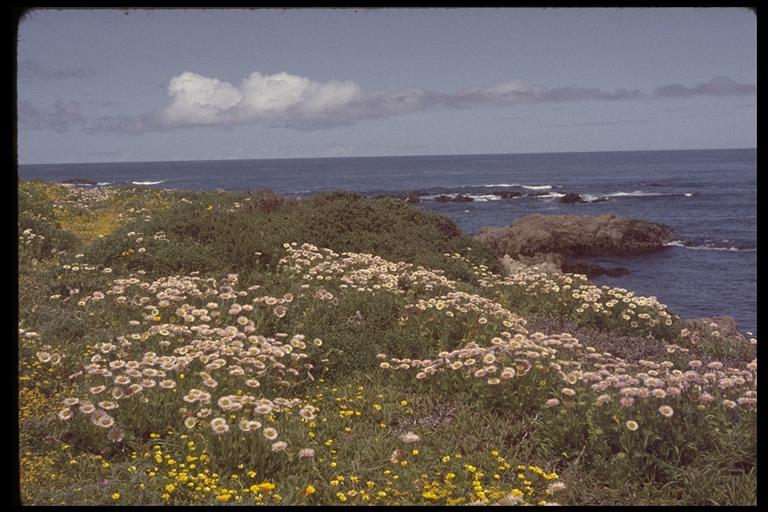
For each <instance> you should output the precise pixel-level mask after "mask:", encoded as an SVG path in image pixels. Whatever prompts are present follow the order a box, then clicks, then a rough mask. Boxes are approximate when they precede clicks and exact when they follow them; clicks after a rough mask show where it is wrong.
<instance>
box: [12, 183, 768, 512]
mask: <svg viewBox="0 0 768 512" xmlns="http://www.w3.org/2000/svg"><path fill="white" fill-rule="evenodd" d="M19 197H20V201H19V203H20V211H19V284H20V286H19V304H20V308H19V319H20V325H19V425H20V438H19V443H20V446H19V448H20V455H21V460H20V471H21V474H20V477H21V487H20V489H21V497H22V500H23V502H24V503H25V504H34V505H53V504H56V505H84V504H86V505H108V504H122V505H128V504H130V505H163V504H170V505H189V504H220V503H242V504H291V505H320V504H451V505H452V504H470V503H501V504H520V503H529V504H542V503H549V502H557V503H560V504H576V505H590V504H591V505H628V504H632V505H635V504H650V505H657V504H679V505H685V504H687V505H708V504H709V505H711V504H716V505H751V504H755V503H756V405H755V404H756V375H757V369H756V361H755V347H754V343H753V342H746V343H743V344H742V345H739V346H738V347H736V348H732V347H728V348H723V347H722V346H721V345H719V344H718V341H719V340H716V339H710V338H706V339H704V340H703V341H702V340H697V341H696V342H695V343H692V342H691V340H690V336H688V335H687V333H686V332H685V331H683V330H682V329H681V324H680V322H679V319H678V318H677V317H676V316H675V315H674V313H673V312H671V311H669V310H668V309H667V308H666V306H664V305H663V304H658V303H657V302H655V301H652V300H650V299H647V298H644V297H638V296H635V295H634V294H632V293H631V292H629V291H627V290H622V289H613V288H608V287H596V286H594V285H593V284H592V283H590V282H589V281H587V280H586V279H584V278H583V276H578V275H566V274H564V275H559V276H551V275H550V276H547V275H544V274H537V273H531V272H522V273H518V274H515V275H512V276H504V275H502V274H501V267H500V266H499V263H498V261H497V260H496V259H495V258H494V257H493V256H492V255H491V254H490V252H488V251H487V249H486V248H484V247H483V246H481V245H479V244H478V243H477V242H475V241H473V240H472V239H469V238H468V237H466V236H464V235H463V234H462V233H461V232H460V231H459V230H458V228H457V227H456V226H455V224H453V223H452V222H451V221H450V220H448V219H446V218H444V217H441V216H437V215H433V214H427V213H424V212H422V211H420V210H418V209H417V208H415V207H413V206H411V205H408V204H406V203H404V202H402V201H398V200H394V199H366V198H363V197H361V196H358V195H355V194H350V193H332V194H322V195H319V196H316V197H313V198H310V199H305V200H301V201H296V200H287V199H284V198H280V197H278V196H276V195H274V194H271V193H270V192H268V191H260V192H256V193H250V194H227V193H219V192H206V193H192V192H170V191H155V190H149V189H145V188H123V189H120V190H119V193H116V192H115V191H114V190H112V189H110V188H107V189H104V190H101V191H99V192H94V191H90V192H84V191H82V190H79V189H75V188H67V187H63V186H56V185H50V184H44V183H35V182H21V183H20V185H19ZM33 235H34V236H33Z"/></svg>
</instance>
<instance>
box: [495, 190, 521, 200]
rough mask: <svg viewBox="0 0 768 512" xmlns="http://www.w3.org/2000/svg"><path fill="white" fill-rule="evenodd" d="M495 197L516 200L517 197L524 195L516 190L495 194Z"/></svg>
mask: <svg viewBox="0 0 768 512" xmlns="http://www.w3.org/2000/svg"><path fill="white" fill-rule="evenodd" d="M493 195H495V196H497V197H500V198H502V199H514V198H515V197H520V196H522V195H523V193H522V192H517V191H515V190H502V191H501V192H494V193H493Z"/></svg>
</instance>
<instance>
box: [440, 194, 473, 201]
mask: <svg viewBox="0 0 768 512" xmlns="http://www.w3.org/2000/svg"><path fill="white" fill-rule="evenodd" d="M435 201H439V202H441V203H469V202H472V201H474V198H472V197H469V196H465V195H464V194H459V195H457V196H455V197H451V196H446V195H440V196H437V197H436V198H435Z"/></svg>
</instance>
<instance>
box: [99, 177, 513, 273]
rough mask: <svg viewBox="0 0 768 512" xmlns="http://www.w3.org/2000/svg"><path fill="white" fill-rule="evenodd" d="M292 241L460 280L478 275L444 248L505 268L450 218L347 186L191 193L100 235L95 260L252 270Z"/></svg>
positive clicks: (160, 267) (155, 267) (153, 267)
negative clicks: (303, 192)
mask: <svg viewBox="0 0 768 512" xmlns="http://www.w3.org/2000/svg"><path fill="white" fill-rule="evenodd" d="M187 195H188V194H187ZM128 233H137V234H139V235H138V236H133V235H131V236H128ZM153 237H155V238H153ZM137 239H141V241H140V242H138V244H137V242H136V240H137ZM166 240H167V241H166ZM293 241H299V242H309V243H313V244H315V245H318V246H321V247H334V248H335V249H336V250H337V251H340V252H341V251H354V252H366V253H373V254H377V255H380V256H382V257H384V258H387V259H390V260H394V261H407V262H411V263H415V264H418V265H423V266H425V267H430V268H440V269H444V270H446V271H447V272H448V274H449V276H451V277H453V278H458V279H467V280H470V279H472V278H473V274H472V273H471V272H470V268H469V267H468V266H467V265H466V263H462V262H459V261H456V260H455V259H452V258H449V257H446V256H444V254H445V253H451V254H453V253H460V254H462V255H465V256H469V257H470V258H471V259H472V260H473V261H475V262H477V263H483V264H485V265H487V266H489V267H490V268H492V269H496V270H498V263H497V262H496V260H495V258H493V256H492V255H491V254H490V253H489V252H488V251H487V250H486V249H485V248H484V247H482V246H481V245H479V244H478V243H477V242H475V241H474V240H472V239H470V238H469V237H467V236H465V235H463V234H462V233H461V231H460V230H459V229H458V227H457V226H456V225H455V224H454V223H453V222H452V221H450V220H449V219H447V218H445V217H443V216H440V215H435V214H431V213H425V212H423V211H421V210H419V209H418V208H416V207H414V206H411V205H408V204H406V203H404V202H403V201H399V200H396V199H386V198H385V199H368V198H365V197H363V196H360V195H358V194H353V193H348V192H334V193H326V194H320V195H318V196H316V197H313V198H310V199H307V200H302V201H298V200H287V199H282V198H279V197H278V196H275V195H274V194H271V193H269V192H266V191H260V192H257V193H253V194H227V195H222V194H216V193H201V194H199V195H198V197H197V198H195V199H194V200H193V201H190V200H189V199H186V198H184V199H182V200H181V201H179V202H177V203H176V204H175V205H174V206H173V207H171V208H169V209H168V210H165V211H162V212H158V213H154V214H153V215H152V216H151V219H150V220H149V221H146V219H141V220H137V221H134V222H132V223H129V224H127V225H126V226H124V227H123V228H121V229H119V230H117V231H116V232H114V233H113V234H111V235H109V236H108V237H105V238H104V239H101V240H97V241H96V242H95V243H94V244H93V246H92V247H91V248H90V249H89V252H88V259H90V260H92V261H100V262H103V263H104V264H105V265H110V266H126V268H129V269H137V268H143V269H144V270H146V271H148V272H153V273H167V272H188V271H195V270H197V271H202V270H205V269H206V268H210V267H211V266H216V267H218V268H223V269H226V270H229V271H232V272H240V273H241V274H243V275H248V274H250V273H253V272H257V273H258V272H263V271H265V270H268V269H274V268H275V265H276V264H277V261H278V260H279V258H280V250H279V249H280V248H281V247H282V244H283V243H284V242H293ZM141 248H144V249H145V251H142V252H141V253H140V254H136V255H135V256H136V257H132V258H130V259H129V260H126V259H125V258H124V256H125V254H124V253H126V252H129V251H131V250H133V251H138V250H139V249H141ZM129 254H134V253H132V252H129Z"/></svg>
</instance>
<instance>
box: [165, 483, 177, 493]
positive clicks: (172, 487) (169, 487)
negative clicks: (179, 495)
mask: <svg viewBox="0 0 768 512" xmlns="http://www.w3.org/2000/svg"><path fill="white" fill-rule="evenodd" d="M174 489H176V486H175V485H173V484H168V485H166V486H165V490H166V491H168V492H173V491H174Z"/></svg>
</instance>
